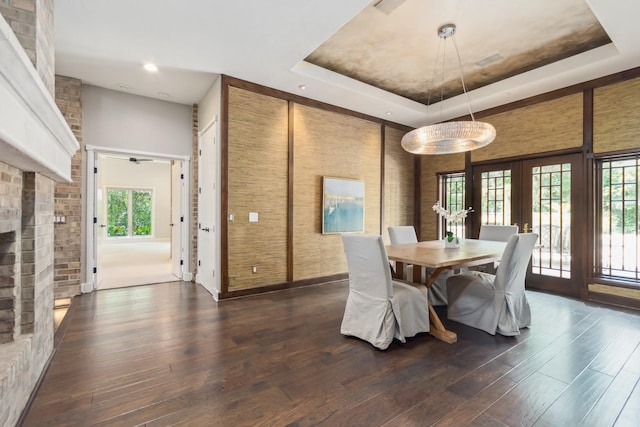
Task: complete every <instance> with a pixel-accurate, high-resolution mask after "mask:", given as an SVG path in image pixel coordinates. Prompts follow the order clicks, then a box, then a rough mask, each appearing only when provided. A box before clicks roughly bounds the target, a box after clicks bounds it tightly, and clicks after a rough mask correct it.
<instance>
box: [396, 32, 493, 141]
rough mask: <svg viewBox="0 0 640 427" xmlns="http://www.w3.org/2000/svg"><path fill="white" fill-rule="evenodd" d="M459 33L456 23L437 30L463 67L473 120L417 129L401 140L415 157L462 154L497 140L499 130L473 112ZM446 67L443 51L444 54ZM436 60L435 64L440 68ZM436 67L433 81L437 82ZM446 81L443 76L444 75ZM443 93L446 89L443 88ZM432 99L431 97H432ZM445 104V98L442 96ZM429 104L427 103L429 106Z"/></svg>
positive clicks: (462, 76) (463, 86)
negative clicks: (447, 41) (451, 46)
mask: <svg viewBox="0 0 640 427" xmlns="http://www.w3.org/2000/svg"><path fill="white" fill-rule="evenodd" d="M455 33H456V26H455V25H454V24H445V25H443V26H441V27H440V28H438V37H440V38H441V39H444V40H445V42H446V39H447V38H451V40H452V41H453V46H454V47H455V50H456V55H457V57H458V67H459V68H460V80H461V81H462V91H463V93H464V94H465V95H466V96H467V103H468V105H469V115H470V116H471V121H453V122H443V123H436V124H434V125H429V126H423V127H421V128H418V129H414V130H412V131H411V132H409V133H407V134H406V135H405V136H403V137H402V141H401V145H402V148H404V149H405V150H407V151H408V152H410V153H413V154H451V153H461V152H464V151H470V150H475V149H476V148H480V147H484V146H485V145H488V144H490V143H491V142H493V140H494V139H495V137H496V129H495V128H494V127H493V126H491V125H490V124H489V123H484V122H477V121H476V120H475V118H474V116H473V112H472V111H471V99H470V98H469V93H468V92H467V88H466V86H465V84H464V75H463V73H462V62H461V61H460V53H459V52H458V45H457V44H456V40H455V38H454V37H453V35H454V34H455ZM442 61H443V67H444V50H443V55H442ZM437 62H438V60H437V58H436V65H437ZM435 70H436V67H435V66H434V73H433V74H434V78H433V79H432V82H433V81H434V80H435ZM443 80H444V73H443ZM442 90H444V89H442ZM429 99H430V97H429ZM440 101H441V102H442V95H441V97H440ZM428 104H429V103H428V102H427V107H428V106H429V105H428Z"/></svg>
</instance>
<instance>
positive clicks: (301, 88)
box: [298, 85, 307, 90]
mask: <svg viewBox="0 0 640 427" xmlns="http://www.w3.org/2000/svg"><path fill="white" fill-rule="evenodd" d="M298 87H299V88H300V90H307V85H300V86H298Z"/></svg>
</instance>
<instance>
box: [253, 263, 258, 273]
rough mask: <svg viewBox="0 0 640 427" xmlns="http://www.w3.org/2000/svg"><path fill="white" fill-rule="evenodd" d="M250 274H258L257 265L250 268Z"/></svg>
mask: <svg viewBox="0 0 640 427" xmlns="http://www.w3.org/2000/svg"><path fill="white" fill-rule="evenodd" d="M251 272H252V273H253V274H256V273H257V272H258V266H257V265H254V266H251Z"/></svg>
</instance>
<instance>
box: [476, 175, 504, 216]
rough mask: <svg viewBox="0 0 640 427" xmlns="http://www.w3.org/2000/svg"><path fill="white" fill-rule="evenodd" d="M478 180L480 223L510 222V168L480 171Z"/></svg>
mask: <svg viewBox="0 0 640 427" xmlns="http://www.w3.org/2000/svg"><path fill="white" fill-rule="evenodd" d="M480 180H481V182H482V187H481V192H482V203H481V208H480V211H481V219H480V221H481V224H491V225H509V224H511V169H504V170H494V171H487V172H482V173H481V174H480Z"/></svg>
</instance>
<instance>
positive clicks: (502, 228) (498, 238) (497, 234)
mask: <svg viewBox="0 0 640 427" xmlns="http://www.w3.org/2000/svg"><path fill="white" fill-rule="evenodd" d="M517 232H518V226H517V225H487V224H483V225H481V226H480V235H479V236H478V239H479V240H492V241H494V242H506V241H508V240H509V237H511V235H512V234H516V233H517Z"/></svg>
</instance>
